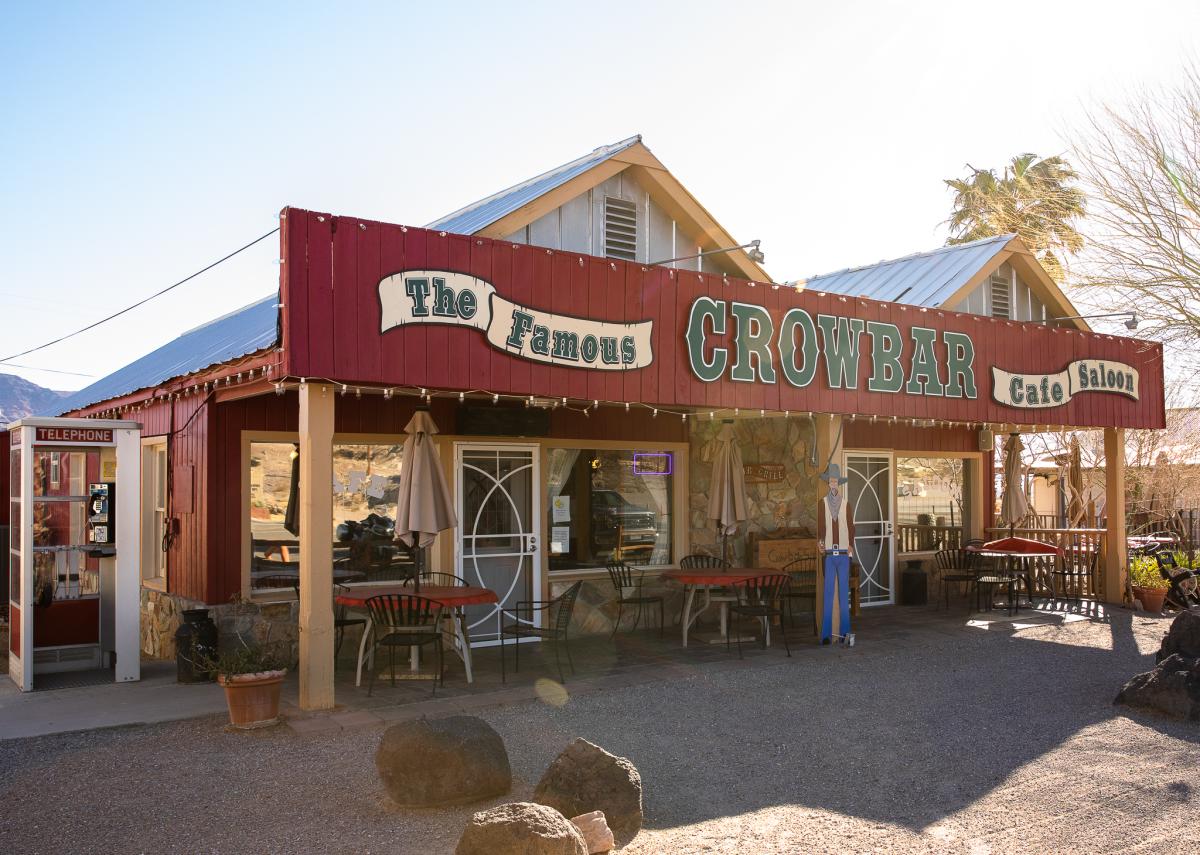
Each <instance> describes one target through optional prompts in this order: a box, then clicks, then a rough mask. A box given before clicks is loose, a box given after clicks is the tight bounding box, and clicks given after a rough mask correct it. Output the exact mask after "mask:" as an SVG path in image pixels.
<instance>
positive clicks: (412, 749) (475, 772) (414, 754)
mask: <svg viewBox="0 0 1200 855" xmlns="http://www.w3.org/2000/svg"><path fill="white" fill-rule="evenodd" d="M375 768H376V769H378V770H379V777H380V779H381V780H382V781H383V785H384V787H386V788H387V791H388V795H390V796H391V797H392V800H393V801H395V802H396V804H398V805H401V806H403V807H434V806H440V805H454V804H462V803H464V802H474V801H479V800H480V799H488V798H494V797H495V796H501V795H504V794H505V793H507V792H508V791H509V789H511V788H512V770H511V768H510V767H509V765H508V752H507V751H505V750H504V740H502V739H501V738H500V734H498V733H496V731H494V730H492V728H491V726H490V725H489V724H488V723H487V722H485V721H483V720H482V719H479V718H475V717H474V716H469V715H456V716H450V717H448V718H439V719H433V720H430V719H424V718H422V719H418V720H416V721H407V722H403V723H401V724H395V725H392V726H391V727H389V728H388V729H387V730H385V731H384V732H383V739H382V740H381V741H380V743H379V748H378V750H377V751H376V752H375Z"/></svg>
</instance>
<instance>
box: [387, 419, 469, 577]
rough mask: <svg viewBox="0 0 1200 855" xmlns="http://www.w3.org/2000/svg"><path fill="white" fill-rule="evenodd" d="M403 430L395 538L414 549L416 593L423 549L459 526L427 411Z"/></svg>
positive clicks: (434, 426)
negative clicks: (439, 536) (405, 434)
mask: <svg viewBox="0 0 1200 855" xmlns="http://www.w3.org/2000/svg"><path fill="white" fill-rule="evenodd" d="M404 431H405V433H407V434H408V438H407V439H406V440H404V458H403V463H402V465H401V470H400V495H399V498H398V499H397V500H396V539H397V540H399V541H401V542H402V543H404V544H405V545H406V546H409V547H415V548H416V579H415V580H414V589H415V590H416V591H417V592H419V591H420V590H421V571H422V569H423V566H422V565H423V559H424V553H425V548H426V547H428V546H429V545H430V544H432V543H433V541H434V538H435V537H437V533H438V532H439V531H445V530H446V529H448V528H453V527H454V526H456V525H458V516H457V515H456V514H455V513H454V502H453V500H452V499H451V497H450V488H449V487H447V486H446V478H445V476H444V475H443V474H442V466H441V461H440V460H439V458H438V452H437V446H436V445H435V444H434V441H433V437H434V435H435V434H437V432H438V429H437V425H435V424H434V423H433V419H432V418H431V417H430V415H429V413H428V412H426V411H425V410H418V411H417V412H416V413H414V414H413V417H412V419H410V420H409V422H408V425H407V426H406V427H405V428H404Z"/></svg>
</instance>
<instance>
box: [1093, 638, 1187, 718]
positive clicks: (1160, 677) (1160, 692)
mask: <svg viewBox="0 0 1200 855" xmlns="http://www.w3.org/2000/svg"><path fill="white" fill-rule="evenodd" d="M1113 703H1116V704H1125V705H1126V706H1131V707H1138V708H1140V709H1147V710H1153V711H1154V712H1159V713H1162V714H1163V715H1168V716H1171V717H1172V718H1180V719H1185V720H1191V721H1200V658H1197V659H1190V658H1187V657H1185V656H1181V655H1180V654H1178V653H1174V654H1172V655H1170V656H1168V657H1167V658H1166V659H1164V660H1163V661H1162V662H1160V663H1158V665H1157V666H1156V667H1155V668H1154V670H1153V671H1147V672H1146V673H1144V674H1138V675H1137V676H1136V677H1134V678H1133V679H1132V680H1130V681H1129V682H1128V683H1126V684H1125V685H1124V686H1122V687H1121V691H1120V692H1118V693H1117V698H1116V700H1115V701H1113Z"/></svg>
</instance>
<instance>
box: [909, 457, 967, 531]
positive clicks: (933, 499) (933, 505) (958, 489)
mask: <svg viewBox="0 0 1200 855" xmlns="http://www.w3.org/2000/svg"><path fill="white" fill-rule="evenodd" d="M963 464H964V461H963V460H961V459H959V458H953V457H897V458H896V529H897V535H898V541H899V543H898V546H897V552H930V551H934V550H938V549H954V548H957V547H960V546H962V544H963V542H964V541H963V527H964V515H965V513H966V512H967V510H968V509H967V507H966V504H965V499H966V495H967V491H965V490H964V489H963V483H964V480H963Z"/></svg>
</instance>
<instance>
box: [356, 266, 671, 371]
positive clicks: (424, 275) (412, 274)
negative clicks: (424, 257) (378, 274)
mask: <svg viewBox="0 0 1200 855" xmlns="http://www.w3.org/2000/svg"><path fill="white" fill-rule="evenodd" d="M378 290H379V305H380V310H381V320H380V329H379V331H380V332H381V333H382V332H387V331H388V330H390V329H393V328H395V327H403V326H409V325H412V324H443V325H449V326H463V327H472V328H474V329H477V330H479V331H480V332H481V333H483V335H484V336H485V337H486V338H487V341H488V344H490V345H491V346H492V347H494V348H496V349H497V350H502V351H504V352H505V353H508V354H511V355H512V356H519V357H521V358H522V359H529V360H532V361H534V362H545V363H549V364H551V365H561V366H567V367H572V368H591V369H598V370H601V371H629V370H632V369H635V368H645V367H646V366H647V365H649V364H650V363H651V362H653V361H654V351H653V348H652V346H651V342H650V333H651V330H652V328H653V326H654V322H653V321H636V322H633V323H621V322H612V321H594V320H590V319H588V318H576V317H571V316H569V315H559V314H553V313H551V312H546V311H542V310H541V309H534V308H530V307H527V306H522V305H519V304H517V303H513V302H511V301H509V300H506V299H505V298H503V297H501V296H500V295H499V294H497V293H496V288H495V286H493V285H492V284H491V283H490V282H488V281H487V280H484V279H480V278H479V277H477V276H471V275H469V274H466V273H455V272H453V271H450V270H402V271H400V272H399V273H393V274H392V275H391V276H386V277H384V278H383V279H381V280H380V282H379V288H378Z"/></svg>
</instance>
